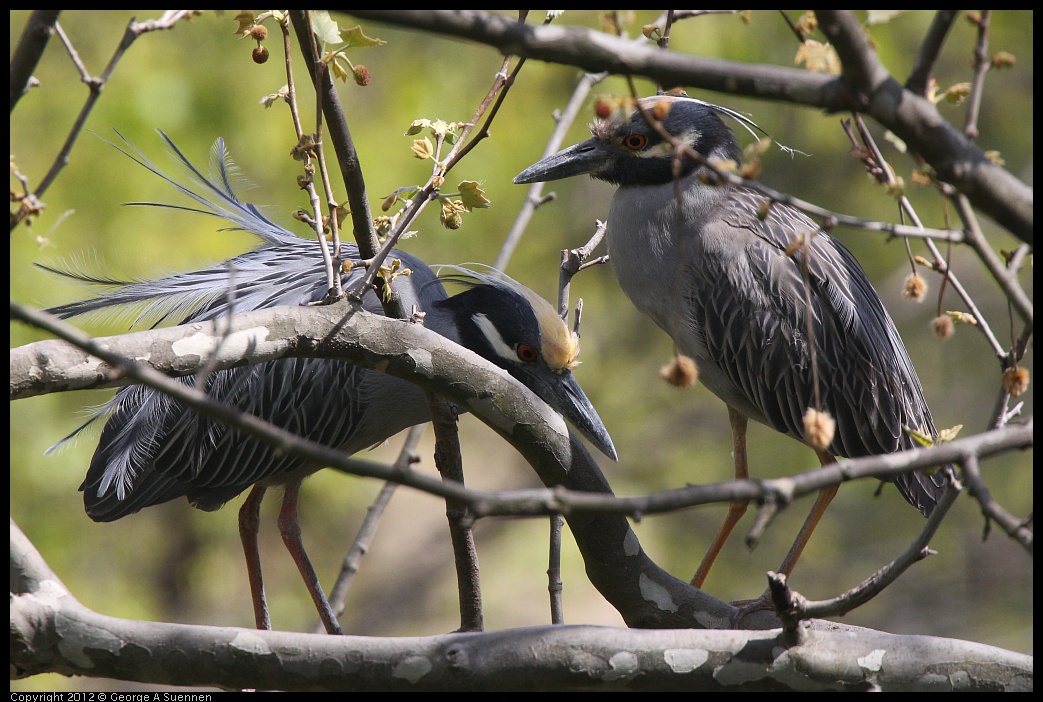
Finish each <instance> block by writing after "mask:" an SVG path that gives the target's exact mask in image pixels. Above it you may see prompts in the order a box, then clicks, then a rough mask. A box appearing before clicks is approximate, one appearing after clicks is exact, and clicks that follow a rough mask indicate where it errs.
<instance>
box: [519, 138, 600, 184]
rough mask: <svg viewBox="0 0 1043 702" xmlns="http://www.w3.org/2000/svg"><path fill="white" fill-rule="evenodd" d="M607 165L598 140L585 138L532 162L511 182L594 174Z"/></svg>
mask: <svg viewBox="0 0 1043 702" xmlns="http://www.w3.org/2000/svg"><path fill="white" fill-rule="evenodd" d="M608 165H609V160H608V159H607V158H606V155H605V152H604V149H603V147H602V145H601V144H600V143H599V142H598V140H597V139H587V140H586V141H584V142H580V143H579V144H576V145H575V146H570V147H569V148H567V149H563V150H562V151H559V152H558V153H556V154H552V155H550V156H548V157H547V158H545V159H543V160H542V161H538V162H537V163H534V164H532V165H531V166H529V167H528V168H526V169H525V170H524V171H522V172H521V173H519V174H518V175H516V176H514V181H513V182H514V183H515V184H518V185H520V184H525V183H541V182H545V181H549V180H561V179H562V178H571V177H572V176H577V175H583V174H585V173H589V174H591V175H595V174H596V173H597V172H598V171H600V170H601V169H602V168H604V167H606V166H608Z"/></svg>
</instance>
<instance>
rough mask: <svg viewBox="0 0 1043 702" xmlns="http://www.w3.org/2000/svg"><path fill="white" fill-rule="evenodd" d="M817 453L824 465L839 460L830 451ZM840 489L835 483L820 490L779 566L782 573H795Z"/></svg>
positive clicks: (788, 574) (787, 574)
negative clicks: (809, 542) (820, 522)
mask: <svg viewBox="0 0 1043 702" xmlns="http://www.w3.org/2000/svg"><path fill="white" fill-rule="evenodd" d="M816 453H817V454H818V460H819V461H820V462H821V463H822V465H824V466H825V465H828V464H830V463H835V462H836V460H837V459H836V458H834V457H833V456H831V455H829V454H828V453H824V452H822V451H816ZM839 489H840V486H839V485H834V486H833V487H827V488H822V490H820V491H819V493H818V497H817V498H815V504H814V505H812V506H811V512H809V513H808V516H807V519H805V520H804V526H802V527H801V528H800V533H799V534H797V539H796V541H794V542H793V545H792V546H790V550H789V553H787V554H786V558H784V559H783V561H782V565H781V566H779V572H780V573H785V574H786V576H787V577H789V576H790V575H791V574H792V573H793V566H795V565H797V559H798V558H800V554H801V552H803V551H804V547H805V546H807V544H808V539H810V538H811V532H813V531H815V527H816V526H818V523H819V520H821V519H822V515H823V514H825V513H826V508H827V507H829V503H830V502H832V501H833V498H834V497H835V496H836V494H837V490H839Z"/></svg>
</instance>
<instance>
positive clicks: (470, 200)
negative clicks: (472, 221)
mask: <svg viewBox="0 0 1043 702" xmlns="http://www.w3.org/2000/svg"><path fill="white" fill-rule="evenodd" d="M460 200H461V202H463V204H464V207H466V208H467V211H468V212H470V211H471V210H473V209H475V208H484V207H489V205H491V204H492V203H490V202H489V198H487V197H485V191H484V190H482V189H481V188H479V187H478V182H477V181H474V180H465V181H464V182H462V183H460Z"/></svg>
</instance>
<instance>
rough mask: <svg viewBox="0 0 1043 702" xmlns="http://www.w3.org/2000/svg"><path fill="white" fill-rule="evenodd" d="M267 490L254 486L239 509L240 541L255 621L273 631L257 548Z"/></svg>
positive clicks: (258, 626) (259, 626)
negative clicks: (262, 502) (244, 557)
mask: <svg viewBox="0 0 1043 702" xmlns="http://www.w3.org/2000/svg"><path fill="white" fill-rule="evenodd" d="M264 491H265V488H264V487H262V486H260V485H254V487H253V489H252V490H251V491H250V494H249V495H248V496H247V498H246V501H245V502H243V506H242V507H240V508H239V539H240V540H241V541H242V542H243V554H244V555H245V556H246V575H247V577H248V578H249V579H250V596H251V597H252V599H253V605H254V621H255V622H256V623H257V628H258V629H269V630H270V629H271V628H272V620H271V617H270V616H269V615H268V601H267V600H266V599H265V597H264V580H263V579H262V578H261V554H260V552H259V551H258V548H257V531H258V528H259V526H260V523H261V500H263V499H264Z"/></svg>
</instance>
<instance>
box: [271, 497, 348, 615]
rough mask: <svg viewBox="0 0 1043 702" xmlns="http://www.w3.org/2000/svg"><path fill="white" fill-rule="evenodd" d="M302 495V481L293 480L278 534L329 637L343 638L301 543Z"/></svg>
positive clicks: (282, 510)
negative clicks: (299, 511) (299, 499)
mask: <svg viewBox="0 0 1043 702" xmlns="http://www.w3.org/2000/svg"><path fill="white" fill-rule="evenodd" d="M300 491H301V481H300V479H294V480H291V481H290V482H288V483H287V484H286V494H285V495H284V496H283V499H282V509H281V510H279V533H281V534H282V540H283V543H284V544H286V549H287V550H288V551H289V552H290V555H291V556H293V561H294V562H295V563H296V564H297V570H299V571H300V572H301V577H302V578H304V585H305V586H306V587H307V588H308V592H309V593H310V594H311V599H312V601H313V602H314V603H315V609H317V610H318V611H319V619H321V620H322V625H323V626H324V627H326V633H327V634H343V633H344V632H343V631H342V630H341V628H340V624H339V623H338V622H337V617H336V615H335V614H333V608H332V607H330V603H329V600H327V599H326V594H325V593H324V592H323V591H322V586H321V585H319V576H318V575H316V574H315V568H313V567H312V565H311V561H310V560H308V554H307V553H305V552H304V542H303V541H302V540H301V523H300V521H299V520H298V519H297V497H298V495H299V494H300Z"/></svg>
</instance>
